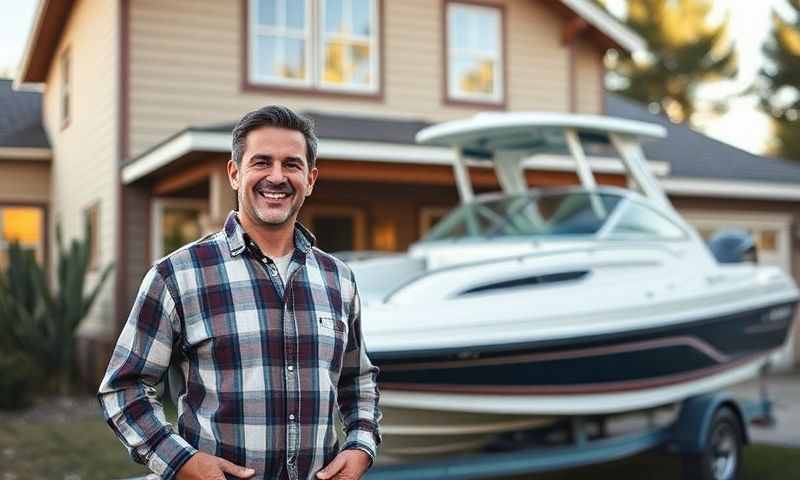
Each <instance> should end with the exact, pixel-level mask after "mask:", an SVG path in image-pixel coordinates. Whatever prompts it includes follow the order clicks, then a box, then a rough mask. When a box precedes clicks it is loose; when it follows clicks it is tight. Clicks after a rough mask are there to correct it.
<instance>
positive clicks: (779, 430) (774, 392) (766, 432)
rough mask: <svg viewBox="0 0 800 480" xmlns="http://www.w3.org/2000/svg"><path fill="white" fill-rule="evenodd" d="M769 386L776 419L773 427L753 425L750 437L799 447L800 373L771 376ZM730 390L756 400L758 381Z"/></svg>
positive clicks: (757, 440) (758, 441)
mask: <svg viewBox="0 0 800 480" xmlns="http://www.w3.org/2000/svg"><path fill="white" fill-rule="evenodd" d="M767 386H768V392H769V398H770V399H771V400H772V401H773V403H774V413H775V418H776V420H777V422H776V424H775V426H773V427H759V426H756V425H752V426H751V427H750V439H751V440H752V442H753V443H764V444H770V445H781V446H787V447H800V372H794V373H787V374H773V375H770V376H769V377H768V378H767ZM731 391H732V392H734V393H735V394H736V395H741V396H742V397H744V398H751V399H757V398H758V392H759V383H758V381H752V382H748V383H744V384H742V385H738V386H736V387H734V388H732V389H731Z"/></svg>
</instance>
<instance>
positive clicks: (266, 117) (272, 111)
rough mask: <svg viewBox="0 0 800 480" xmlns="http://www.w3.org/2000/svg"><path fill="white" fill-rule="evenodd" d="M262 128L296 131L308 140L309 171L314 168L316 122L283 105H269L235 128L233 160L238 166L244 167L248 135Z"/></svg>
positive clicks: (232, 147) (248, 116)
mask: <svg viewBox="0 0 800 480" xmlns="http://www.w3.org/2000/svg"><path fill="white" fill-rule="evenodd" d="M261 127H280V128H288V129H289V130H296V131H298V132H300V133H302V134H303V138H305V139H306V159H307V161H308V169H309V170H311V169H312V168H314V165H315V164H316V160H317V143H318V140H317V136H316V135H315V134H314V122H313V121H312V120H311V119H309V118H306V117H304V116H302V115H298V114H296V113H294V112H293V111H292V110H291V109H289V108H286V107H284V106H282V105H267V106H266V107H261V108H259V109H258V110H254V111H252V112H249V113H247V114H245V116H243V117H242V119H241V120H239V123H237V124H236V126H235V127H233V142H232V145H231V158H232V159H233V161H234V162H235V163H236V165H237V166H241V165H242V158H243V157H244V148H245V142H246V140H247V134H248V133H250V131H251V130H255V129H257V128H261Z"/></svg>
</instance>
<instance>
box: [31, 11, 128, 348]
mask: <svg viewBox="0 0 800 480" xmlns="http://www.w3.org/2000/svg"><path fill="white" fill-rule="evenodd" d="M118 9H119V2H116V1H108V0H80V1H77V2H76V4H75V6H74V7H73V10H72V12H71V14H70V17H69V19H68V21H67V24H66V27H65V29H64V34H63V35H62V37H61V39H60V40H59V43H58V47H57V49H56V54H55V56H54V58H53V62H52V64H51V66H50V71H49V72H48V75H47V81H46V85H45V91H44V98H43V115H44V124H45V129H46V130H47V132H48V136H49V138H50V141H51V143H52V150H53V159H54V160H53V162H52V169H51V177H50V178H51V197H50V200H51V201H50V205H51V208H50V215H51V219H50V220H51V221H50V225H51V228H55V227H56V224H57V223H58V224H60V226H61V229H62V231H63V235H64V240H65V241H69V240H70V239H71V238H76V237H82V236H83V231H84V211H85V210H86V209H87V208H89V207H91V206H93V205H97V206H99V224H100V237H99V242H100V262H99V265H100V267H101V268H100V269H98V271H99V270H101V269H102V268H103V267H105V266H106V265H109V264H112V263H114V262H115V260H116V259H115V244H116V241H117V235H116V233H117V232H116V220H117V198H116V197H117V185H118V168H117V158H118V155H117V148H116V145H117V132H118V125H117V118H118V117H117V98H118V95H119V92H118V88H117V85H118V83H119V82H118V75H117V71H118V66H119V62H118V47H117V45H118V28H117V25H118ZM66 49H69V52H70V86H71V92H70V98H71V106H70V110H71V114H70V121H69V124H68V125H67V126H66V127H62V124H61V104H60V88H61V85H60V84H61V64H60V57H61V54H62V53H63V52H64V51H65V50H66ZM50 238H51V239H53V240H52V241H53V242H55V235H51V236H50ZM54 245H55V244H54V243H53V244H52V245H51V251H54V252H55V251H57V249H55V248H53V247H54ZM52 257H55V255H53V256H52ZM55 260H56V259H55V258H52V261H55ZM96 277H97V275H96V272H92V273H90V278H89V279H88V280H89V282H90V284H91V283H92V282H94V281H96ZM113 286H114V282H113V281H112V280H109V281H107V282H106V284H105V286H104V287H103V290H102V292H101V294H100V296H99V297H98V299H97V301H96V303H95V306H94V307H93V309H92V311H91V312H90V314H89V315H88V316H87V318H85V319H84V320H83V322H82V323H81V325H80V327H79V333H80V335H82V336H88V337H92V338H107V339H112V337H113V336H115V335H116V333H117V326H116V324H115V322H114V320H113V312H114V307H113Z"/></svg>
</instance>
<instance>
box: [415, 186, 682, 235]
mask: <svg viewBox="0 0 800 480" xmlns="http://www.w3.org/2000/svg"><path fill="white" fill-rule="evenodd" d="M505 238H507V239H517V240H519V239H521V238H527V239H531V240H559V239H568V240H575V239H578V238H581V239H589V238H592V239H597V240H605V239H610V240H614V239H625V240H629V239H642V240H685V239H686V238H688V233H687V232H686V231H685V229H684V228H683V227H682V226H681V225H680V224H679V223H677V222H675V221H673V220H672V219H671V218H669V216H668V215H666V214H664V213H661V212H659V211H658V210H657V209H655V208H654V207H652V206H651V205H650V204H649V203H648V202H647V201H646V200H645V199H643V198H640V197H639V195H636V194H635V193H633V192H630V191H627V190H623V189H616V188H612V187H600V188H597V189H594V190H586V189H582V188H561V189H549V190H530V191H528V192H525V193H522V194H515V195H508V194H503V193H497V194H486V195H482V196H478V197H476V198H475V200H474V201H472V202H470V203H465V204H462V205H460V206H459V207H457V208H455V209H454V210H453V211H452V212H450V214H448V215H447V216H446V217H445V218H444V219H442V221H441V222H439V223H438V224H437V225H436V226H435V227H434V228H433V229H432V230H431V232H430V233H429V234H428V235H427V236H426V237H425V238H424V239H423V240H422V241H421V242H420V243H423V244H424V243H431V242H456V241H485V240H492V241H495V240H498V239H505Z"/></svg>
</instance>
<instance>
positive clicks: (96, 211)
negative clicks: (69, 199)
mask: <svg viewBox="0 0 800 480" xmlns="http://www.w3.org/2000/svg"><path fill="white" fill-rule="evenodd" d="M84 215H85V220H86V225H87V226H88V227H89V270H96V269H97V268H98V267H99V266H100V204H99V203H96V204H94V205H92V206H91V207H89V208H87V209H86V210H85V212H84Z"/></svg>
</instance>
